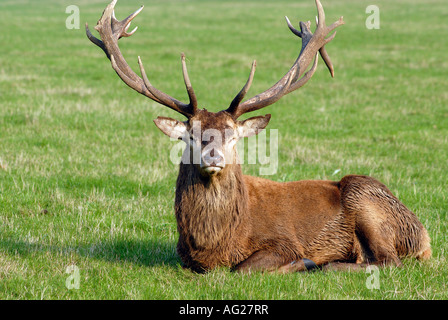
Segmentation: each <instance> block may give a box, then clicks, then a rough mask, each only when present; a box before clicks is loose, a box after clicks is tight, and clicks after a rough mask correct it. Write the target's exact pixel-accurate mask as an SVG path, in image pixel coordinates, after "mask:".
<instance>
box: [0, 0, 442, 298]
mask: <svg viewBox="0 0 448 320" xmlns="http://www.w3.org/2000/svg"><path fill="white" fill-rule="evenodd" d="M142 4H144V5H145V9H144V10H143V12H142V13H141V14H140V15H139V16H138V17H137V18H136V19H135V20H134V22H133V25H134V26H135V25H138V26H139V30H138V31H137V33H136V34H135V35H133V36H132V37H131V38H127V39H122V40H120V46H121V49H122V52H123V54H124V55H125V57H126V58H127V61H128V62H129V64H130V65H131V66H132V67H133V68H134V70H136V71H137V70H138V65H137V55H140V56H141V57H142V59H143V61H144V62H145V66H146V70H147V73H148V74H149V76H150V79H152V82H153V83H154V85H155V86H157V87H158V88H160V89H161V90H163V91H165V92H167V93H169V94H170V95H172V96H175V97H177V98H178V99H181V100H185V101H186V100H187V95H186V93H185V88H184V85H183V81H182V76H181V68H180V52H185V53H186V55H187V59H188V61H187V62H188V65H189V73H190V78H191V80H192V82H193V86H194V88H195V91H196V94H197V96H198V99H199V103H200V106H201V107H205V108H207V109H208V110H212V111H218V110H220V109H222V108H226V107H227V106H228V104H229V103H230V101H231V99H233V97H234V95H235V94H236V93H237V92H238V91H239V90H240V88H241V87H242V85H243V84H244V83H245V81H246V79H247V75H248V72H249V68H250V64H251V62H252V60H253V59H257V72H256V75H255V79H254V83H253V85H252V89H251V91H250V92H249V96H253V95H255V94H256V93H259V92H261V91H263V90H265V89H267V88H268V87H269V86H270V85H272V84H274V83H275V81H276V80H278V79H279V78H280V77H281V76H283V74H284V73H285V72H286V71H287V70H288V69H289V67H290V66H291V64H292V63H293V61H294V60H295V58H296V56H297V54H298V47H299V46H300V42H299V41H298V40H297V38H295V37H294V36H293V35H292V34H291V33H290V31H289V30H288V28H287V27H286V23H285V21H284V18H283V16H285V15H288V17H289V18H290V19H291V20H292V21H293V23H294V24H295V25H297V22H298V21H299V20H312V21H314V16H315V15H316V9H315V4H314V1H312V0H281V1H267V0H266V1H255V0H248V1H205V0H202V1H200V0H193V1H180V0H179V1H175V0H172V1H171V0H170V1H161V0H157V1H156V0H130V1H119V3H118V4H117V7H116V15H117V17H118V18H119V19H122V18H124V17H126V16H127V15H128V14H129V13H131V12H133V11H134V10H136V9H137V8H138V7H139V6H140V5H142ZM370 4H375V5H377V6H378V7H379V9H380V29H378V30H376V29H373V30H369V29H367V28H366V26H365V21H366V18H367V17H368V16H369V14H366V13H365V9H366V7H367V6H368V5H370ZM69 5H77V6H78V7H79V9H80V21H81V25H80V29H67V28H66V19H67V17H68V16H69V14H67V13H65V9H66V7H67V6H69ZM106 5H107V0H101V1H99V0H97V1H87V0H85V1H78V0H70V1H69V0H63V1H56V0H42V1H16V0H2V1H1V2H0V29H1V30H2V32H1V33H0V43H1V46H0V299H447V298H448V293H447V281H448V268H447V267H448V265H447V261H446V255H447V252H448V250H447V249H448V247H447V242H448V241H447V233H448V230H447V228H448V222H447V211H448V192H447V189H446V185H447V181H448V170H447V169H448V163H447V155H448V106H447V105H448V93H447V92H448V91H447V88H448V76H447V75H448V73H447V71H448V62H447V61H448V60H447V52H448V42H447V34H448V23H447V18H448V6H447V5H446V1H445V0H430V1H418V0H406V1H404V0H400V1H385V0H375V1H371V0H369V1H364V0H363V1H349V0H333V1H328V0H324V1H323V5H324V8H325V10H326V16H327V23H332V22H333V21H335V20H336V19H338V18H339V16H341V15H343V16H344V20H345V21H346V25H344V26H342V27H340V28H338V34H337V36H336V38H335V40H334V41H333V42H332V43H331V44H329V45H328V46H327V50H328V52H329V54H330V56H331V57H332V61H333V63H334V65H335V69H336V72H335V78H334V79H331V77H330V76H329V74H328V71H327V70H326V68H325V66H324V64H323V63H320V65H319V67H318V70H317V72H316V74H315V75H314V77H313V79H312V80H311V81H310V82H309V83H308V84H307V85H306V86H305V87H303V88H302V89H301V90H299V92H295V93H293V94H290V95H288V96H286V97H284V98H283V99H282V100H280V101H279V102H278V103H276V104H275V105H274V106H271V107H269V108H267V109H265V110H263V112H258V113H255V114H265V113H271V114H272V120H271V123H270V125H269V128H270V129H278V132H279V150H278V153H279V167H278V171H277V173H276V174H275V175H272V176H269V177H268V178H270V179H272V180H276V181H289V180H300V179H332V180H338V179H340V178H341V177H343V176H344V175H346V174H351V173H356V174H368V175H372V176H374V177H376V178H377V179H379V180H381V181H382V182H384V183H385V184H386V185H387V186H389V188H390V189H391V190H392V191H393V192H394V193H395V194H396V195H397V196H398V197H399V198H400V199H401V200H402V201H403V202H404V203H405V204H406V205H407V206H408V207H409V208H410V209H411V210H413V211H414V212H415V213H416V215H417V216H418V217H419V219H420V220H421V221H422V223H423V224H424V225H425V226H426V227H427V229H428V231H429V234H430V236H431V238H432V246H433V258H432V259H431V260H429V261H427V262H424V263H420V262H417V261H414V260H405V261H404V267H403V268H400V269H394V268H385V269H381V270H380V271H379V274H378V279H379V289H369V288H368V286H367V285H366V283H367V282H368V281H369V276H370V274H367V273H364V272H358V273H349V272H338V273H336V272H330V273H322V272H314V273H299V274H289V275H272V274H252V275H250V276H247V275H240V274H235V273H232V272H230V271H229V270H227V269H218V270H215V271H212V272H210V273H208V274H205V275H198V274H194V273H191V272H190V271H187V270H183V269H182V267H181V265H180V259H179V258H178V256H177V255H176V252H175V246H176V242H177V231H176V221H175V217H174V209H173V203H174V186H175V181H176V177H177V166H176V165H175V164H172V163H171V162H170V161H169V151H170V148H171V147H172V146H173V143H174V142H171V141H170V140H169V138H167V137H166V136H164V135H163V134H162V133H160V132H159V131H158V129H157V128H156V127H155V125H154V124H153V122H152V120H153V119H155V118H156V117H157V116H170V117H175V118H178V119H180V116H179V115H177V114H176V113H174V112H172V111H170V110H168V109H167V108H164V107H161V106H159V105H157V104H156V103H154V102H152V101H150V100H149V99H146V98H144V97H143V96H141V95H139V94H137V93H135V92H134V91H132V90H130V89H129V88H127V87H126V86H125V85H124V84H123V83H122V82H121V80H120V79H119V78H118V77H117V75H116V74H115V72H114V71H113V70H112V68H111V67H110V63H109V62H108V61H107V59H106V57H105V55H104V54H103V53H102V52H101V50H100V49H99V48H97V47H95V46H94V45H93V44H91V43H90V42H89V41H88V39H87V38H86V36H85V33H84V27H83V24H84V23H85V22H88V23H89V25H90V27H91V29H92V30H93V27H94V26H95V24H96V21H97V20H98V19H99V18H100V16H101V13H102V11H103V9H104V8H105V6H106ZM321 62H322V61H321ZM259 167H260V166H259V165H249V164H246V165H244V167H243V171H244V173H246V174H252V175H258V169H259ZM73 265H74V266H76V267H77V268H78V269H77V270H78V271H79V276H80V277H79V280H80V281H79V289H69V288H67V286H66V282H67V281H68V282H69V283H71V282H70V279H71V278H70V276H73V274H74V273H67V272H66V271H67V267H69V266H73Z"/></svg>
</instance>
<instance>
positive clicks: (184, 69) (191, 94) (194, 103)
mask: <svg viewBox="0 0 448 320" xmlns="http://www.w3.org/2000/svg"><path fill="white" fill-rule="evenodd" d="M181 61H182V73H183V75H184V82H185V87H186V88H187V93H188V97H189V98H190V106H191V108H193V109H194V112H196V110H197V107H198V100H197V98H196V94H195V93H194V90H193V86H192V85H191V82H190V77H189V76H188V70H187V64H186V62H185V54H184V53H183V52H182V53H181Z"/></svg>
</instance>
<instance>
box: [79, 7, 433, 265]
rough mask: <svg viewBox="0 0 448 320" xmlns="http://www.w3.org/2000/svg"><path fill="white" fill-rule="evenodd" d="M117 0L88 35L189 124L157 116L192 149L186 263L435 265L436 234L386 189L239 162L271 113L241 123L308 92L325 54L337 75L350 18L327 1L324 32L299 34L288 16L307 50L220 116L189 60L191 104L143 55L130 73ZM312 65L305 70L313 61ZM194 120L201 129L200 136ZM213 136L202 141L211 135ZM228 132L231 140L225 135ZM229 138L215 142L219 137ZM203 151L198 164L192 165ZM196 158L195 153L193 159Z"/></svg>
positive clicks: (185, 169)
mask: <svg viewBox="0 0 448 320" xmlns="http://www.w3.org/2000/svg"><path fill="white" fill-rule="evenodd" d="M115 4H116V0H114V1H112V3H110V4H109V5H108V6H107V7H106V9H105V10H104V12H103V15H102V17H101V19H100V20H99V21H98V24H97V26H96V27H95V29H96V30H97V31H98V32H99V34H100V36H101V40H99V39H97V38H95V37H94V36H93V35H92V34H91V32H90V31H89V29H88V26H87V24H86V33H87V36H88V38H89V39H90V40H91V41H92V42H93V43H94V44H95V45H97V46H99V47H100V48H101V49H103V50H104V52H105V53H106V55H107V57H108V58H109V59H110V61H111V63H112V68H113V69H114V70H115V71H116V73H117V74H118V76H119V77H120V78H121V79H122V80H123V81H124V82H125V83H126V84H127V85H128V86H129V87H131V88H132V89H134V90H136V91H137V92H139V93H141V94H143V95H145V96H146V97H148V98H150V99H152V100H154V101H156V102H158V103H160V104H162V105H165V106H167V107H168V108H171V109H173V110H175V111H177V112H179V113H181V114H182V115H184V116H185V117H186V118H187V120H186V121H184V122H181V121H178V120H174V119H171V118H165V117H158V118H157V119H156V120H155V121H154V122H155V124H156V125H157V127H158V128H159V129H160V130H161V131H162V132H163V133H165V134H166V135H168V136H170V137H175V138H178V139H182V140H183V141H185V142H186V144H187V147H186V149H185V151H184V155H185V154H187V156H184V157H183V158H182V161H181V163H180V169H179V176H178V179H177V185H176V197H175V213H176V219H177V229H178V232H179V241H178V245H177V252H178V254H179V255H180V257H181V259H182V261H183V263H184V265H185V266H186V267H188V268H190V269H192V270H194V271H197V272H203V271H207V270H210V269H212V268H214V267H217V266H228V267H231V268H233V269H234V270H237V271H244V272H248V271H251V270H264V271H277V272H292V271H302V270H308V269H310V268H312V267H316V266H322V267H326V268H332V269H351V268H356V267H359V266H365V265H366V264H369V263H370V264H378V265H397V266H399V265H401V260H400V258H403V257H406V256H411V257H416V258H418V259H428V258H429V257H430V256H431V247H430V238H429V236H428V233H427V231H426V229H425V228H424V226H423V225H422V224H421V223H420V221H419V220H418V219H417V217H416V216H415V214H414V213H412V212H411V211H410V210H409V209H407V208H406V207H405V206H404V205H403V204H402V203H401V202H400V201H399V200H398V199H397V198H396V197H395V196H394V195H393V194H392V193H391V192H390V191H389V189H388V188H387V187H386V186H384V185H383V184H382V183H380V182H378V181H377V180H375V179H373V178H371V177H368V176H359V175H349V176H345V177H344V178H342V180H341V181H338V182H334V181H308V180H306V181H295V182H286V183H279V182H275V181H270V180H267V179H262V178H258V177H252V176H246V175H243V173H242V171H241V166H240V164H239V163H238V161H236V159H237V157H238V155H237V150H236V146H235V145H236V141H237V140H238V139H240V138H242V137H247V136H250V135H253V134H256V133H257V132H259V131H260V130H262V129H264V128H265V127H266V126H267V124H268V122H269V119H270V115H266V116H257V117H252V118H249V119H246V120H243V121H240V120H238V118H239V117H240V116H241V115H243V114H245V113H247V112H251V111H255V110H258V109H261V108H264V107H267V106H269V105H271V104H273V103H275V102H276V101H277V100H279V99H280V98H281V97H282V96H284V95H286V94H288V93H290V92H292V91H294V90H296V89H298V88H300V87H302V86H303V85H304V84H305V83H306V82H307V81H308V80H309V79H310V78H311V77H312V75H313V74H314V72H315V70H316V67H317V61H318V54H319V53H320V55H321V57H322V58H323V60H324V61H325V63H326V65H327V67H328V69H329V70H330V73H331V75H332V76H333V66H332V63H331V61H330V58H329V56H328V54H327V52H326V50H325V47H324V46H325V45H326V44H327V43H329V42H330V41H331V40H332V39H333V38H334V36H335V34H336V32H334V33H333V34H332V35H331V36H329V37H327V35H328V34H329V33H330V32H331V31H333V30H334V29H335V28H336V27H338V26H340V25H342V24H344V21H343V19H342V17H341V18H340V19H339V20H338V21H336V22H334V23H333V24H332V25H330V26H326V24H325V15H324V10H323V8H322V5H321V3H320V2H319V0H316V6H317V11H318V18H317V28H316V30H315V32H314V34H313V33H312V32H311V31H310V23H309V22H308V23H303V22H300V31H299V30H297V29H295V28H294V27H293V26H292V25H291V23H290V22H289V20H288V19H287V23H288V26H289V28H290V29H291V31H292V32H293V33H294V34H295V35H297V36H298V37H300V38H301V39H302V47H301V51H300V54H299V56H298V58H297V60H296V61H295V63H294V64H293V66H292V67H291V69H290V70H289V71H288V72H287V73H286V74H285V75H284V76H283V78H281V79H280V80H279V81H278V82H277V83H276V84H275V85H273V86H272V87H271V88H270V89H268V90H266V91H265V92H263V93H260V94H258V95H256V96H254V97H253V98H251V99H249V100H246V101H245V102H242V100H243V98H244V95H245V94H246V93H247V91H248V90H249V87H250V85H251V82H252V79H253V76H254V71H255V61H254V63H253V65H252V69H251V72H250V76H249V79H248V80H247V83H246V84H245V85H244V87H243V88H242V90H241V91H240V92H239V93H238V94H237V95H236V97H235V98H234V99H233V101H232V102H231V103H230V106H229V107H228V108H227V109H225V110H222V111H219V112H216V113H214V112H209V111H207V110H206V109H199V108H198V106H197V105H198V104H197V99H196V96H195V93H194V91H193V88H192V86H191V83H190V79H189V77H188V73H187V68H186V64H185V56H184V55H183V54H182V56H181V62H182V71H183V77H184V81H185V85H186V89H187V93H188V96H189V100H190V101H189V103H183V102H181V101H179V100H176V99H174V98H172V97H171V96H169V95H167V94H166V93H164V92H162V91H159V90H158V89H156V88H155V87H154V86H153V85H152V84H151V83H150V82H149V80H148V78H147V76H146V73H145V70H144V68H143V64H142V61H141V60H140V57H139V58H138V63H139V66H140V72H141V77H140V76H138V75H137V74H136V73H135V72H133V71H132V70H131V68H130V67H129V65H128V64H127V62H126V61H125V59H124V57H123V55H122V53H121V52H120V49H119V47H118V40H119V39H120V38H121V37H128V36H131V35H132V34H133V33H134V32H135V30H136V28H135V29H134V30H133V31H132V32H128V28H129V25H130V22H131V20H132V19H134V18H135V16H136V15H137V14H138V13H139V12H140V11H141V10H142V9H143V7H141V8H140V9H139V10H137V11H136V12H134V13H133V14H131V15H130V16H129V17H127V18H126V19H124V20H122V21H118V20H117V19H116V18H115V14H114V6H115ZM313 59H314V63H313V65H312V67H311V68H310V69H309V70H308V71H307V72H305V70H306V69H307V68H308V66H309V65H310V64H311V61H312V60H313ZM195 123H196V124H199V127H200V128H199V130H195ZM212 129H213V132H215V133H214V134H213V135H211V136H210V137H209V138H208V139H204V138H203V134H204V133H205V132H206V131H207V130H212ZM224 132H226V134H225V135H224ZM219 135H221V137H222V136H225V138H224V139H223V141H221V142H220V143H215V144H214V146H213V148H212V149H213V150H211V151H210V150H209V151H206V150H207V149H210V145H211V144H212V143H214V142H216V141H214V140H215V139H217V137H218V136H219ZM190 150H196V151H197V150H199V151H200V153H199V160H198V161H193V159H191V158H192V157H194V155H195V154H196V155H198V153H197V152H196V153H195V152H189V151H190ZM188 155H189V156H188Z"/></svg>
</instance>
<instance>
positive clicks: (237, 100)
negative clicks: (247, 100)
mask: <svg viewBox="0 0 448 320" xmlns="http://www.w3.org/2000/svg"><path fill="white" fill-rule="evenodd" d="M256 66H257V61H255V60H254V62H252V67H251V69H250V74H249V78H248V79H247V82H246V84H245V85H244V87H243V88H242V89H241V91H240V92H239V93H238V94H237V95H236V96H235V98H234V99H233V100H232V102H231V103H230V106H229V108H228V109H227V112H229V113H231V114H233V113H234V112H235V109H236V108H237V107H238V106H239V104H240V103H241V101H242V100H243V99H244V96H245V95H246V93H247V92H248V91H249V89H250V86H251V85H252V80H253V79H254V74H255V68H256Z"/></svg>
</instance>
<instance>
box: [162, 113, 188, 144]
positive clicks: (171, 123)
mask: <svg viewBox="0 0 448 320" xmlns="http://www.w3.org/2000/svg"><path fill="white" fill-rule="evenodd" d="M154 123H155V124H156V126H157V128H159V129H160V131H162V132H163V133H164V134H166V135H167V136H168V137H171V138H173V139H182V138H183V137H184V135H185V133H186V132H187V126H186V125H185V123H183V122H182V121H178V120H175V119H171V118H166V117H157V119H155V120H154Z"/></svg>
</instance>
